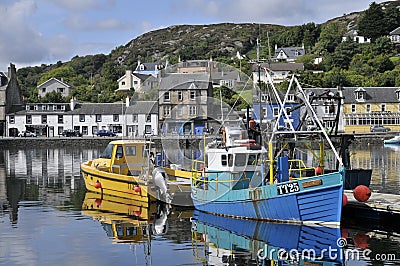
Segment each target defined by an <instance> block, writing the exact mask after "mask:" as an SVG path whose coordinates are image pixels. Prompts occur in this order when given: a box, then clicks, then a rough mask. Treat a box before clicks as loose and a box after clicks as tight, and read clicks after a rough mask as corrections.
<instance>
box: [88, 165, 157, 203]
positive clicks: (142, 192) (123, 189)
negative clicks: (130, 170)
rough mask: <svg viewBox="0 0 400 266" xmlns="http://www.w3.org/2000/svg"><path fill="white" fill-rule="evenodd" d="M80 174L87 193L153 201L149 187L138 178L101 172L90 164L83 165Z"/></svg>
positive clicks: (153, 197)
mask: <svg viewBox="0 0 400 266" xmlns="http://www.w3.org/2000/svg"><path fill="white" fill-rule="evenodd" d="M81 172H82V176H83V179H84V181H85V185H86V188H87V190H89V191H92V192H96V193H101V194H107V195H113V196H117V197H121V198H128V199H131V200H134V201H142V202H148V201H149V200H153V199H155V196H154V194H153V193H151V192H152V191H151V188H150V186H148V185H147V184H146V182H144V181H142V180H140V179H139V178H138V177H135V176H128V175H122V174H117V173H110V172H108V171H103V170H101V169H98V168H96V167H92V166H91V162H86V163H83V164H82V165H81Z"/></svg>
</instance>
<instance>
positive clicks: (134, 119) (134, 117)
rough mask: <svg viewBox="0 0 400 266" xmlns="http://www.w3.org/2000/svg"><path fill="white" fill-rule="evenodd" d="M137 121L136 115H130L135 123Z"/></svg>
mask: <svg viewBox="0 0 400 266" xmlns="http://www.w3.org/2000/svg"><path fill="white" fill-rule="evenodd" d="M137 121H138V116H137V115H132V122H134V123H137Z"/></svg>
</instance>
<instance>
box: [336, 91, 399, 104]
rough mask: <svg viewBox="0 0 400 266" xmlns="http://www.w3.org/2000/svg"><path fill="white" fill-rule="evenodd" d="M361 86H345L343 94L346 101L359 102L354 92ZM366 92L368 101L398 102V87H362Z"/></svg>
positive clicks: (366, 100)
mask: <svg viewBox="0 0 400 266" xmlns="http://www.w3.org/2000/svg"><path fill="white" fill-rule="evenodd" d="M359 89H360V87H344V88H343V96H344V102H345V103H357V101H356V98H355V95H354V92H355V91H356V90H359ZM362 89H363V90H365V92H366V99H365V102H366V103H398V102H399V100H398V99H397V95H396V91H398V90H399V88H398V87H362Z"/></svg>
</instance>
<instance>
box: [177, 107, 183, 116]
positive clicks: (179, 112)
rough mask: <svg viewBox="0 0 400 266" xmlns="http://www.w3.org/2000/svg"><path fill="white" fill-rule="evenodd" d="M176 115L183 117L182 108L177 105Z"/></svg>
mask: <svg viewBox="0 0 400 266" xmlns="http://www.w3.org/2000/svg"><path fill="white" fill-rule="evenodd" d="M177 115H178V116H182V115H183V106H182V105H178V111H177Z"/></svg>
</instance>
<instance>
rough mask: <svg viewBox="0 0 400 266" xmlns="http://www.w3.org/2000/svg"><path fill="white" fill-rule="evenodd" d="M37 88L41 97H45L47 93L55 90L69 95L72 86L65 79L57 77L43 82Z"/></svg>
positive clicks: (63, 94)
mask: <svg viewBox="0 0 400 266" xmlns="http://www.w3.org/2000/svg"><path fill="white" fill-rule="evenodd" d="M37 88H38V94H39V96H40V97H44V96H45V95H46V94H47V93H49V92H53V91H55V92H60V93H61V95H62V96H63V97H67V96H68V95H69V94H70V93H71V90H72V87H71V86H70V85H69V84H68V83H66V82H64V80H63V79H61V80H58V79H56V78H51V79H49V80H47V81H45V82H43V83H42V84H40V85H39V86H37Z"/></svg>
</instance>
